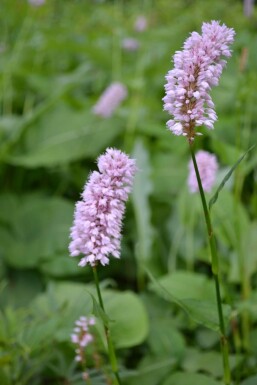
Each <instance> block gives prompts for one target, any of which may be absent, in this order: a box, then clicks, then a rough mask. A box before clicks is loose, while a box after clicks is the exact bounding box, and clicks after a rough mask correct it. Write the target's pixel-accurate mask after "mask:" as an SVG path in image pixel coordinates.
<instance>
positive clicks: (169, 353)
mask: <svg viewBox="0 0 257 385" xmlns="http://www.w3.org/2000/svg"><path fill="white" fill-rule="evenodd" d="M147 341H148V344H149V347H150V351H151V354H153V355H155V356H156V357H163V359H164V360H165V358H168V357H173V358H175V359H177V360H180V359H181V357H182V356H183V355H184V352H185V341H184V338H183V336H182V334H181V333H180V332H179V330H178V329H177V328H176V327H175V326H173V325H172V321H171V317H169V318H168V317H167V318H157V319H152V318H151V324H150V333H149V337H148V339H147Z"/></svg>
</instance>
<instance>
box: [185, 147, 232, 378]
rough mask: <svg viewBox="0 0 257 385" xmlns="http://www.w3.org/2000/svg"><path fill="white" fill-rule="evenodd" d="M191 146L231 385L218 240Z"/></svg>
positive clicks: (226, 376)
mask: <svg viewBox="0 0 257 385" xmlns="http://www.w3.org/2000/svg"><path fill="white" fill-rule="evenodd" d="M189 148H190V152H191V157H192V161H193V164H194V169H195V174H196V178H197V183H198V187H199V192H200V196H201V201H202V206H203V211H204V217H205V222H206V227H207V231H208V239H209V245H210V251H211V267H212V274H213V277H214V281H215V289H216V299H217V308H218V314H219V325H220V333H221V336H220V342H221V351H222V356H223V367H224V383H225V384H226V385H230V383H231V374H230V367H229V347H228V340H227V337H226V331H225V323H224V317H223V310H222V302H221V295H220V282H219V263H218V255H217V249H216V242H215V237H214V233H213V228H212V223H211V217H210V212H209V210H208V207H207V203H206V199H205V194H204V191H203V186H202V182H201V178H200V173H199V170H198V166H197V162H196V158H195V154H194V148H193V143H192V142H189Z"/></svg>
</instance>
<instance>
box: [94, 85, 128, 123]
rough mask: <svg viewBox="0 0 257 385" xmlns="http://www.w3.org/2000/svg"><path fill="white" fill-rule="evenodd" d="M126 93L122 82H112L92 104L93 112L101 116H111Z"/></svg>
mask: <svg viewBox="0 0 257 385" xmlns="http://www.w3.org/2000/svg"><path fill="white" fill-rule="evenodd" d="M127 95H128V91H127V88H126V86H125V85H124V84H122V83H119V82H115V83H112V84H111V85H110V86H109V87H107V88H106V90H105V91H104V92H103V93H102V95H101V96H100V98H99V100H98V101H97V103H96V104H95V105H94V107H93V113H94V114H95V115H98V116H101V117H103V118H109V117H111V116H112V115H113V113H114V111H115V110H116V108H117V107H118V106H119V105H120V104H121V102H122V101H123V100H124V99H125V98H126V97H127Z"/></svg>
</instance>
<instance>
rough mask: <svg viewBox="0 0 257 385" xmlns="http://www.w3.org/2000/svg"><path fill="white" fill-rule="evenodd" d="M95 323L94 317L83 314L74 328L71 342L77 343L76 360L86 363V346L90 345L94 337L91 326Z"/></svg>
mask: <svg viewBox="0 0 257 385" xmlns="http://www.w3.org/2000/svg"><path fill="white" fill-rule="evenodd" d="M92 325H95V318H94V317H90V318H87V317H84V316H81V317H80V318H79V319H78V320H77V321H76V322H75V327H74V329H73V333H72V334H71V342H73V343H74V344H75V345H76V350H75V352H76V356H75V361H78V362H82V363H84V361H85V356H84V348H85V347H86V346H87V345H89V344H90V343H91V342H92V341H93V340H94V337H93V335H92V334H91V333H90V330H89V329H90V326H92Z"/></svg>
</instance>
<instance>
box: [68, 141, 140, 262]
mask: <svg viewBox="0 0 257 385" xmlns="http://www.w3.org/2000/svg"><path fill="white" fill-rule="evenodd" d="M97 164H98V169H99V172H98V171H94V172H93V173H92V174H91V175H90V177H89V180H88V182H87V183H86V185H85V187H84V191H83V193H82V200H81V201H79V202H78V203H77V204H76V208H75V214H74V222H73V226H72V228H71V235H70V236H71V242H70V245H69V250H70V254H71V256H78V255H79V254H82V255H83V257H82V259H81V261H80V262H79V266H82V267H84V266H86V265H87V264H89V265H91V266H95V265H96V264H97V263H98V262H100V263H101V265H103V266H104V265H107V264H108V263H109V256H110V255H112V256H113V257H115V258H119V257H120V242H121V227H122V219H123V214H124V212H125V202H126V201H127V199H128V194H129V193H130V191H131V189H132V183H133V179H134V175H135V172H136V164H135V160H134V159H130V158H129V157H128V156H127V155H126V154H124V153H123V152H121V151H119V150H116V149H113V148H108V149H107V150H106V152H105V154H103V155H101V156H100V157H99V158H98V161H97Z"/></svg>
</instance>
